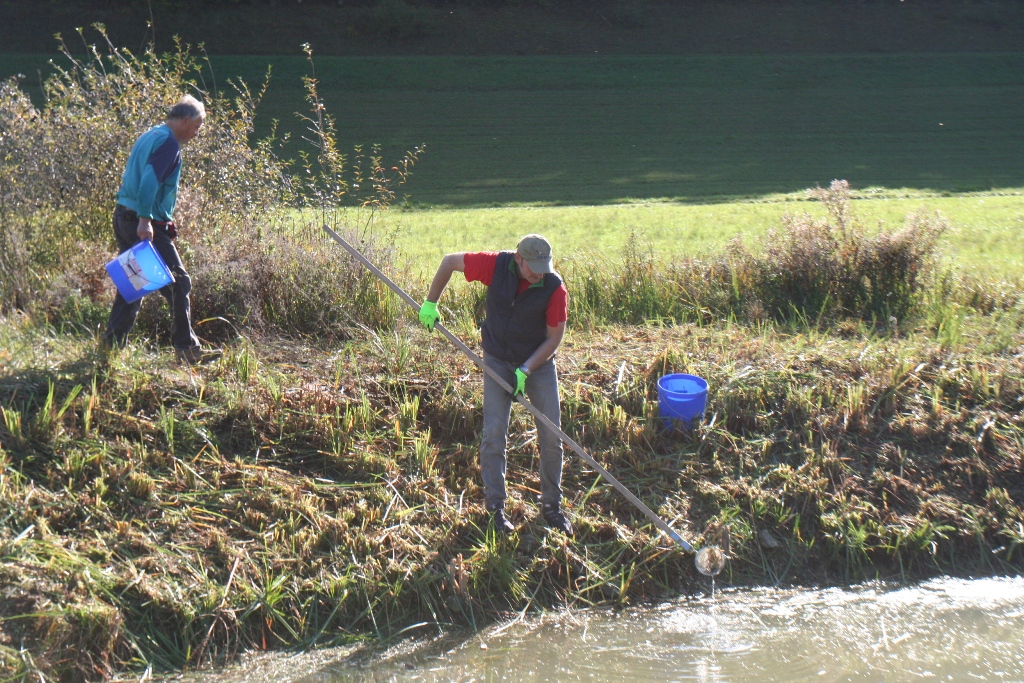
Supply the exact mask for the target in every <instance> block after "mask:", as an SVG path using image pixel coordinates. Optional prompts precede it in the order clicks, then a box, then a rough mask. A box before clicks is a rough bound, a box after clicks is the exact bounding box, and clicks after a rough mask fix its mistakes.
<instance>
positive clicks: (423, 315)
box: [420, 301, 441, 332]
mask: <svg viewBox="0 0 1024 683" xmlns="http://www.w3.org/2000/svg"><path fill="white" fill-rule="evenodd" d="M440 319H441V314H440V313H438V312H437V304H436V303H434V302H433V301H424V302H423V305H422V306H420V322H421V323H423V326H424V327H425V328H427V331H428V332H433V331H434V325H435V324H437V322H438V321H439V320H440Z"/></svg>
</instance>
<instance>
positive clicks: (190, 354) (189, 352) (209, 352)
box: [177, 346, 224, 365]
mask: <svg viewBox="0 0 1024 683" xmlns="http://www.w3.org/2000/svg"><path fill="white" fill-rule="evenodd" d="M177 354H178V360H179V361H180V362H182V363H185V364H186V365H202V364H203V363H212V362H213V361H215V360H217V359H218V358H220V357H221V356H223V355H224V352H223V351H221V350H220V349H204V348H203V347H201V346H193V347H191V348H187V349H177Z"/></svg>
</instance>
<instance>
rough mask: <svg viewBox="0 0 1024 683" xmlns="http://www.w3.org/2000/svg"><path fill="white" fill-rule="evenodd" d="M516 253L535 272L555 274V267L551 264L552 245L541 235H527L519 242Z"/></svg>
mask: <svg viewBox="0 0 1024 683" xmlns="http://www.w3.org/2000/svg"><path fill="white" fill-rule="evenodd" d="M516 252H517V253H518V254H519V255H520V256H521V257H522V258H523V259H524V260H525V261H526V264H527V265H528V266H530V270H532V271H533V272H535V273H553V272H555V268H554V265H552V263H551V243H550V242H548V241H547V240H546V239H545V238H543V237H541V236H540V235H527V236H526V237H524V238H523V239H521V240H519V246H517V247H516Z"/></svg>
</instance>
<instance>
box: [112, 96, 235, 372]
mask: <svg viewBox="0 0 1024 683" xmlns="http://www.w3.org/2000/svg"><path fill="white" fill-rule="evenodd" d="M205 119H206V109H205V107H204V106H203V103H202V102H200V101H199V100H197V99H196V98H194V97H192V96H191V95H186V96H184V97H182V98H181V99H180V100H178V102H177V104H175V105H174V106H173V107H171V109H170V111H169V112H168V114H167V119H166V120H165V121H164V123H163V124H161V125H159V126H156V127H154V128H150V129H149V130H148V131H146V132H145V133H143V134H142V135H141V136H140V137H139V139H138V140H136V141H135V144H134V145H133V146H132V151H131V154H129V156H128V163H127V165H126V167H125V170H124V174H123V175H122V176H121V189H120V190H118V193H117V206H116V207H115V209H114V237H115V238H116V239H117V245H118V248H119V252H120V253H123V252H125V251H127V250H128V249H131V248H132V246H134V245H135V244H136V243H137V242H138V241H139V240H152V242H153V247H154V248H155V249H156V250H157V252H158V253H159V254H160V256H161V257H162V258H163V260H164V262H165V263H166V264H167V267H168V268H169V269H170V270H171V273H173V274H174V282H173V283H172V284H170V285H168V286H166V287H164V288H163V289H161V290H160V294H162V295H163V297H164V298H165V299H167V302H168V303H169V304H170V306H171V311H172V314H173V323H172V327H171V343H172V344H174V348H175V350H176V351H177V354H178V358H179V359H180V360H182V361H184V362H186V363H188V364H189V365H194V364H196V363H199V362H203V361H205V360H210V359H212V358H213V357H215V355H216V354H215V353H214V354H211V353H210V352H203V350H202V348H201V347H200V345H199V339H198V338H197V337H196V334H195V332H194V331H193V330H192V307H191V302H190V300H189V292H191V291H192V279H191V278H190V277H189V275H188V273H187V272H186V271H185V267H184V266H183V265H182V263H181V256H180V255H179V254H178V250H177V248H175V246H174V239H175V238H176V237H177V236H178V233H177V230H176V229H175V226H174V204H175V202H176V201H177V196H178V179H179V177H180V176H181V148H182V146H184V145H186V144H188V143H189V142H190V141H191V140H192V139H193V138H194V137H195V136H196V135H198V134H199V129H200V128H202V126H203V121H204V120H205ZM141 305H142V300H141V299H139V300H137V301H133V302H131V303H128V302H127V301H125V300H124V298H123V297H122V296H121V294H120V293H118V295H117V297H116V298H115V299H114V306H113V308H112V309H111V311H110V319H109V320H108V322H107V330H106V332H104V334H103V338H102V341H101V344H102V346H104V347H106V348H110V347H121V346H124V344H125V342H126V341H127V339H128V333H129V332H131V329H132V327H133V326H134V325H135V319H136V317H138V314H139V308H140V307H141Z"/></svg>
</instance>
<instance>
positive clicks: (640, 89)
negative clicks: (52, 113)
mask: <svg viewBox="0 0 1024 683" xmlns="http://www.w3.org/2000/svg"><path fill="white" fill-rule="evenodd" d="M48 59H49V56H47V55H13V56H12V55H7V56H3V57H0V74H11V73H15V72H21V73H25V74H26V75H27V76H28V78H27V80H26V82H25V83H26V85H27V86H32V85H33V84H34V83H35V84H38V80H39V75H38V70H39V69H40V68H41V67H42V66H44V65H45V64H46V61H47V60H48ZM268 68H270V69H271V74H272V75H271V79H270V84H269V88H268V90H267V93H266V97H265V99H264V101H263V103H262V105H261V107H260V109H259V110H258V114H257V117H258V119H257V134H263V133H266V132H267V131H269V130H270V127H271V122H272V121H273V120H277V121H279V123H280V130H281V131H282V132H290V133H291V134H292V137H293V141H292V143H291V144H290V145H289V146H288V150H289V151H290V152H291V153H296V152H297V150H298V149H299V146H300V143H299V141H298V138H299V137H301V135H302V133H303V130H302V124H301V122H300V121H299V120H298V119H297V117H296V116H295V112H296V111H303V110H305V109H306V105H305V102H304V99H303V97H304V92H303V84H302V77H303V76H306V75H311V74H313V73H314V71H313V68H315V76H316V78H317V79H318V81H319V84H320V91H321V94H322V96H323V98H324V101H325V103H326V105H327V107H328V110H329V112H331V113H332V114H333V116H334V117H335V119H336V121H337V128H338V139H339V142H340V144H341V146H342V148H343V149H344V148H346V147H350V146H352V145H354V144H364V145H367V146H369V145H370V144H372V143H380V145H381V146H382V150H383V152H384V154H385V157H386V158H397V155H398V154H399V153H400V152H401V151H403V150H406V149H410V148H412V147H414V146H416V145H420V144H425V145H426V148H427V151H426V153H425V155H423V157H422V158H421V160H420V163H418V164H417V166H416V169H415V175H414V176H413V178H412V179H411V181H410V182H409V184H408V185H407V186H406V187H405V188H404V192H405V197H404V199H405V201H406V202H407V203H409V204H411V205H414V206H432V207H480V206H504V205H533V206H536V205H581V204H586V205H597V204H610V203H617V202H623V201H631V200H638V199H640V200H643V199H652V198H657V199H669V200H674V201H679V202H698V203H707V202H715V201H729V200H734V199H737V198H752V197H761V196H764V195H770V194H776V193H792V192H797V191H801V190H803V189H805V188H807V187H813V186H815V185H821V186H823V187H824V186H827V185H828V183H829V182H831V181H832V180H833V179H835V178H843V179H846V180H848V181H849V182H850V183H851V186H852V187H853V188H854V189H862V188H869V187H883V188H896V189H909V190H917V191H919V190H926V191H930V192H935V193H944V192H947V193H949V192H952V193H960V192H978V191H989V190H992V189H993V188H996V189H1006V188H1019V187H1021V186H1024V52H1014V53H958V54H949V53H947V54H887V55H875V54H849V55H688V56H673V55H667V56H635V57H633V56H601V55H594V56H562V57H318V56H316V55H315V54H314V65H313V68H311V66H310V64H309V62H307V60H306V59H305V58H304V57H302V56H274V57H266V56H244V57H241V56H211V57H210V59H209V64H208V69H207V73H206V74H205V75H204V79H208V80H206V81H205V83H204V87H205V88H207V89H214V88H216V89H219V90H222V91H224V90H225V89H227V88H229V87H230V86H229V85H228V81H229V80H231V79H234V80H237V79H239V78H240V79H242V80H244V81H246V82H248V83H249V84H251V85H257V84H259V83H260V82H261V81H262V79H263V77H264V76H265V74H266V73H267V69H268ZM34 93H35V95H37V96H38V95H39V89H38V86H37V85H36V87H35V90H34Z"/></svg>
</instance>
